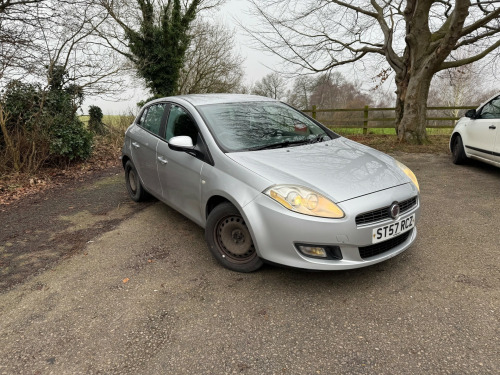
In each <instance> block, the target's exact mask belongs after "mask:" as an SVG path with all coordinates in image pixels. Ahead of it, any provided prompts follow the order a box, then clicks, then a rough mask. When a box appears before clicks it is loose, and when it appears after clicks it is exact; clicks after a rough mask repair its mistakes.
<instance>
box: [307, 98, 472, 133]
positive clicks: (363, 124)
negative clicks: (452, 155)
mask: <svg viewBox="0 0 500 375" xmlns="http://www.w3.org/2000/svg"><path fill="white" fill-rule="evenodd" d="M474 108H477V106H454V107H427V111H440V112H441V113H438V114H437V115H434V116H428V117H426V120H427V125H426V126H427V128H440V129H446V128H453V127H454V126H455V122H456V121H457V120H458V119H459V118H460V117H461V116H458V111H463V110H467V109H474ZM389 111H392V113H393V114H392V116H390V117H386V116H385V115H384V114H383V115H382V116H380V115H379V116H378V117H374V116H375V113H374V114H372V115H371V113H372V112H389ZM394 111H395V108H380V107H378V108H372V107H369V106H365V107H363V108H323V109H320V108H317V107H316V106H315V105H313V106H312V108H311V109H305V110H302V112H305V113H311V116H312V117H313V118H314V119H317V120H320V121H321V122H322V123H324V124H325V125H328V126H331V127H342V128H362V129H363V134H367V133H368V129H369V128H390V127H392V128H393V127H394V125H395V124H394V122H395V120H396V118H395V115H394ZM443 111H445V113H443ZM446 111H453V112H454V113H455V115H454V116H446V114H447V113H446ZM357 112H362V113H363V117H351V116H349V115H346V114H348V113H357ZM323 114H324V115H323ZM336 114H337V115H339V116H335V115H336ZM444 121H449V122H450V123H449V124H446V123H443V122H444ZM387 122H392V124H386V123H387Z"/></svg>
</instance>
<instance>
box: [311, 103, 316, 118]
mask: <svg viewBox="0 0 500 375" xmlns="http://www.w3.org/2000/svg"><path fill="white" fill-rule="evenodd" d="M312 118H313V119H315V120H316V106H315V105H313V108H312Z"/></svg>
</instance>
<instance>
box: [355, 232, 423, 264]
mask: <svg viewBox="0 0 500 375" xmlns="http://www.w3.org/2000/svg"><path fill="white" fill-rule="evenodd" d="M412 232H413V229H412V230H409V231H408V232H405V233H403V234H400V235H399V236H397V237H394V238H391V239H390V240H387V241H384V242H380V243H376V244H374V245H369V246H362V247H360V248H359V255H360V256H361V258H362V259H365V258H370V257H373V256H375V255H379V254H382V253H385V252H386V251H389V250H392V249H394V248H395V247H396V246H399V245H401V244H402V243H403V242H405V241H406V240H407V239H408V237H409V236H410V234H411V233H412Z"/></svg>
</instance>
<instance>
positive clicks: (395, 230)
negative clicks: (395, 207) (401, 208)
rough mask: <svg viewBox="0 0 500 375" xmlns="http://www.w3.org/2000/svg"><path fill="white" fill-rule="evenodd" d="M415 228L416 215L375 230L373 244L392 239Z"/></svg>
mask: <svg viewBox="0 0 500 375" xmlns="http://www.w3.org/2000/svg"><path fill="white" fill-rule="evenodd" d="M414 226H415V214H413V215H411V216H408V217H406V218H404V219H401V220H398V221H396V222H395V223H392V224H388V225H384V226H383V227H379V228H375V229H374V230H373V236H372V237H373V238H372V243H378V242H382V241H385V240H388V239H390V238H393V237H396V236H398V235H400V234H401V233H404V232H407V231H409V230H410V229H412V228H413V227H414Z"/></svg>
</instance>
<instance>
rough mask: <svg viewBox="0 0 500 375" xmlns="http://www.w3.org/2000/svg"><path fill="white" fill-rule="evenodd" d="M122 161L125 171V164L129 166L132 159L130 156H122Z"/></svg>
mask: <svg viewBox="0 0 500 375" xmlns="http://www.w3.org/2000/svg"><path fill="white" fill-rule="evenodd" d="M121 159H122V167H123V169H125V164H127V161H129V160H131V159H130V158H129V157H128V155H122V157H121Z"/></svg>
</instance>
